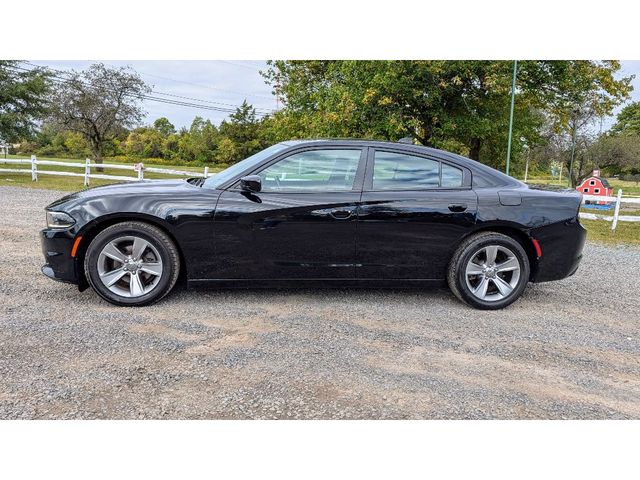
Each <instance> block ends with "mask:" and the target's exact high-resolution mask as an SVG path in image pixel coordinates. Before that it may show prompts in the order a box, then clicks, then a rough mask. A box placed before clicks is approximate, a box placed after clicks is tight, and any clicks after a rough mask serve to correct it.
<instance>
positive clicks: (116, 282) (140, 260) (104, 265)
mask: <svg viewBox="0 0 640 480" xmlns="http://www.w3.org/2000/svg"><path fill="white" fill-rule="evenodd" d="M97 266H98V276H99V278H100V280H101V281H102V283H103V284H104V286H105V287H107V288H108V289H109V290H110V291H111V292H113V293H115V294H116V295H120V296H122V297H128V298H135V297H141V296H143V295H146V294H148V293H149V292H151V291H152V290H153V289H154V288H155V287H156V286H157V285H158V283H159V281H160V278H161V277H162V258H161V257H160V254H159V253H158V250H157V249H156V247H154V246H153V244H152V243H151V242H149V241H148V240H145V239H144V238H141V237H138V236H123V237H118V238H116V239H114V240H110V241H109V242H108V243H107V244H106V245H105V246H104V247H103V248H102V250H101V251H100V254H99V255H98V265H97Z"/></svg>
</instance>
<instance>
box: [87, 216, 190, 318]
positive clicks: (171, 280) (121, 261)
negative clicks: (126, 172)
mask: <svg viewBox="0 0 640 480" xmlns="http://www.w3.org/2000/svg"><path fill="white" fill-rule="evenodd" d="M84 269H85V275H86V277H87V280H88V281H89V284H90V285H91V287H92V288H93V289H94V290H95V291H96V293H97V294H98V295H100V296H101V297H102V298H104V299H105V300H107V301H108V302H111V303H113V304H115V305H126V306H142V305H148V304H151V303H154V302H157V301H158V300H160V299H161V298H162V297H164V296H165V295H166V294H167V293H169V291H170V290H171V289H172V288H173V286H174V285H175V283H176V281H177V279H178V273H179V270H180V257H179V255H178V251H177V249H176V246H175V245H174V243H173V242H172V241H171V239H170V238H169V237H168V236H167V234H165V233H164V232H163V231H162V230H160V229H159V228H157V227H155V226H153V225H149V224H148V223H143V222H124V223H118V224H115V225H112V226H110V227H108V228H105V229H104V230H103V231H102V232H100V233H99V234H98V235H97V236H96V237H95V238H94V239H93V241H92V242H91V244H90V245H89V248H88V249H87V254H86V256H85V261H84Z"/></svg>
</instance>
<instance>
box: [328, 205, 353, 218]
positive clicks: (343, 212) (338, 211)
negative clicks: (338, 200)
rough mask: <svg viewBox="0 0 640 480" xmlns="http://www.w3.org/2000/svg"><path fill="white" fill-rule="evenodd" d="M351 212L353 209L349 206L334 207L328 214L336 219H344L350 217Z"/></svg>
mask: <svg viewBox="0 0 640 480" xmlns="http://www.w3.org/2000/svg"><path fill="white" fill-rule="evenodd" d="M353 212H354V209H350V208H334V209H333V210H331V212H329V215H331V216H332V217H333V218H335V219H336V220H346V219H348V218H351V217H352V215H353Z"/></svg>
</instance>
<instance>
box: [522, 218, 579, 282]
mask: <svg viewBox="0 0 640 480" xmlns="http://www.w3.org/2000/svg"><path fill="white" fill-rule="evenodd" d="M530 235H531V237H532V238H535V239H536V240H538V242H539V243H540V247H541V250H542V256H541V257H540V258H539V259H538V263H537V265H536V268H535V269H534V271H533V272H532V277H531V281H532V282H549V281H552V280H561V279H563V278H566V277H569V276H571V275H573V274H574V273H576V270H577V269H578V266H579V265H580V261H581V260H582V249H583V248H584V243H585V241H586V238H587V231H586V230H585V228H584V227H583V226H582V225H580V222H579V221H578V220H577V219H571V220H567V221H565V222H558V223H554V224H551V225H546V226H544V227H540V228H536V229H534V230H532V231H531V232H530Z"/></svg>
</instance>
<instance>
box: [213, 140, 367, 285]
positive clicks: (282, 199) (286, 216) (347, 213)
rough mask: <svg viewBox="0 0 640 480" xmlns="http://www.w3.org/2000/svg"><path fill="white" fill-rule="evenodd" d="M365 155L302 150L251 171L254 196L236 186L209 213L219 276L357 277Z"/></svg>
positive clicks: (337, 150) (349, 149) (335, 149)
mask: <svg viewBox="0 0 640 480" xmlns="http://www.w3.org/2000/svg"><path fill="white" fill-rule="evenodd" d="M365 163H366V157H365V155H364V154H363V149H362V148H358V147H357V148H354V147H348V146H342V147H340V146H337V147H323V148H319V147H318V148H308V147H307V148H306V149H302V150H300V151H295V152H290V153H286V154H284V155H281V156H280V157H279V158H277V159H276V160H275V161H271V162H269V163H268V164H267V165H265V166H261V167H259V168H258V169H256V170H255V171H254V172H251V173H252V174H254V175H259V176H260V177H261V181H262V190H261V191H260V192H258V193H249V192H245V191H242V190H241V189H240V186H239V181H238V182H236V184H235V185H233V186H232V187H230V188H229V189H227V190H226V191H225V192H223V193H222V195H221V196H220V199H219V201H218V204H217V207H216V212H215V217H214V220H215V232H216V233H215V242H216V249H215V250H216V257H217V260H216V268H215V272H214V273H213V275H214V276H215V277H216V278H220V279H314V280H317V279H344V278H346V279H353V278H355V234H356V218H357V216H356V209H357V207H358V204H359V201H360V195H361V192H362V181H363V178H364V166H365Z"/></svg>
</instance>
